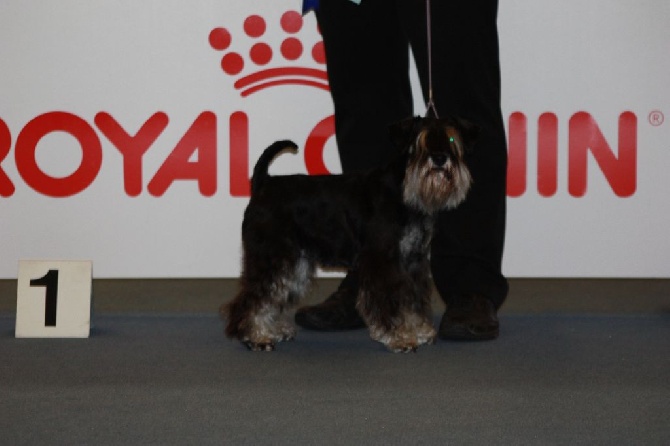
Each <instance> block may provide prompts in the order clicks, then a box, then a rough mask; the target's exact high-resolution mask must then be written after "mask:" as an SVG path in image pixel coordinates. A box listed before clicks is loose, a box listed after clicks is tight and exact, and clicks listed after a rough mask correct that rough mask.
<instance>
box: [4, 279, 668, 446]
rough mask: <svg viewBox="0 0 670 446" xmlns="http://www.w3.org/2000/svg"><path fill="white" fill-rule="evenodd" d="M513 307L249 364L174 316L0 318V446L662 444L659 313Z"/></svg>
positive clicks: (663, 367) (206, 323)
mask: <svg viewBox="0 0 670 446" xmlns="http://www.w3.org/2000/svg"><path fill="white" fill-rule="evenodd" d="M136 285H137V284H136ZM140 288H141V287H140ZM177 288H178V287H177ZM136 289H137V288H136ZM656 302H657V303H658V300H656ZM665 302H667V301H665ZM514 308H516V310H515V311H509V312H507V313H502V315H501V336H500V338H499V339H498V340H496V341H492V342H478V343H455V342H444V341H440V342H437V343H436V344H435V345H432V346H426V347H424V348H421V349H420V350H419V351H418V353H415V354H392V353H388V352H387V351H386V350H384V348H383V347H382V346H381V345H379V344H377V343H375V342H373V341H372V340H370V339H369V337H368V335H367V332H366V331H365V330H357V331H352V332H344V333H315V332H309V331H304V330H300V331H299V332H298V337H297V338H296V340H295V341H293V342H289V343H284V344H280V345H279V346H278V348H277V350H276V351H275V352H272V353H265V352H262V353H252V352H249V351H247V350H246V349H245V348H244V347H242V346H241V345H240V344H238V343H236V342H232V341H229V340H227V339H225V338H224V337H223V336H222V324H221V322H220V321H219V320H218V318H217V317H216V316H215V315H214V314H212V313H211V312H206V313H201V312H196V311H183V309H181V310H179V309H178V310H177V311H160V312H158V311H142V312H140V311H131V310H132V308H128V309H126V310H127V311H120V310H119V311H116V312H99V313H97V314H95V315H94V319H93V323H94V328H93V330H92V333H91V337H90V338H89V339H79V340H66V339H15V338H14V323H15V317H14V315H13V314H12V313H11V312H4V313H0V358H2V360H1V362H0V415H1V416H0V444H7V445H41V444H56V445H61V444H62V445H75V444H81V445H84V444H91V445H136V444H137V445H140V444H160V445H168V444H170V445H172V444H177V445H181V444H185V445H190V444H194V445H205V444H213V445H214V444H216V445H221V444H233V445H237V444H314V445H317V444H319V445H321V444H342V445H349V444H374V445H377V444H379V445H382V444H383V445H389V444H399V445H404V444H426V445H433V444H435V445H437V444H440V445H441V444H454V445H468V444H473V445H475V444H501V445H507V444H510V445H517V444H533V445H534V444H538V445H540V444H541V445H547V444H550V445H551V444H556V445H563V444H565V445H567V444H589V445H594V444H602V445H614V444H617V445H618V444H631V445H632V444H642V445H667V444H670V314H669V313H667V312H666V311H643V312H634V311H625V312H620V313H614V312H600V313H598V312H588V313H587V312H574V311H572V312H557V311H540V310H539V309H537V308H534V310H533V311H532V312H524V311H523V308H520V307H519V306H516V307H514ZM664 308H665V307H664ZM437 321H438V319H437V315H436V322H437Z"/></svg>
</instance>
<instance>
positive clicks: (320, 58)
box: [209, 11, 329, 97]
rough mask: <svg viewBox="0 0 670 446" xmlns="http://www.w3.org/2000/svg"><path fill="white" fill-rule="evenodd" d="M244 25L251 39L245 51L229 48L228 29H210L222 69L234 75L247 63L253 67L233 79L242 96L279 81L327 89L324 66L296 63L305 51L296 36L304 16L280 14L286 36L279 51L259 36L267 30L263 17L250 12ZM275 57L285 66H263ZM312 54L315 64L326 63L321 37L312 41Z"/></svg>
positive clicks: (211, 40)
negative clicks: (245, 52) (221, 55)
mask: <svg viewBox="0 0 670 446" xmlns="http://www.w3.org/2000/svg"><path fill="white" fill-rule="evenodd" d="M243 25H244V26H243V29H244V33H245V35H246V36H247V37H248V38H250V39H252V41H253V45H251V47H250V49H249V51H248V53H247V54H241V53H240V52H236V51H232V50H230V48H231V45H232V43H233V37H232V35H231V33H230V31H229V30H228V29H226V28H214V29H213V30H212V31H211V32H210V33H209V44H210V46H211V47H212V48H213V49H215V50H217V51H223V52H224V54H223V57H222V58H221V69H222V70H223V72H224V73H226V74H228V75H229V76H237V75H239V74H240V73H242V72H243V71H245V67H248V66H249V65H250V64H251V66H252V67H253V69H252V71H251V72H249V73H248V74H246V75H244V76H243V77H240V78H239V79H237V80H236V81H235V83H234V86H235V89H237V90H240V91H241V93H240V94H241V95H242V96H243V97H246V96H249V95H251V94H253V93H256V92H258V91H261V90H263V89H266V88H270V87H275V86H278V85H304V86H308V87H314V88H319V89H322V90H326V91H327V90H328V89H329V87H328V76H327V74H326V71H325V70H324V69H322V68H321V69H320V68H310V67H304V66H299V65H296V64H297V63H298V62H297V61H298V59H300V58H301V57H303V55H304V53H305V48H304V45H303V42H302V41H301V40H300V39H299V38H298V37H297V35H298V33H299V32H300V31H301V30H302V29H303V27H304V21H303V18H302V16H301V15H300V13H299V12H298V11H287V12H285V13H284V14H282V16H281V19H280V20H279V25H280V27H281V30H282V31H283V33H285V38H284V39H283V40H282V42H281V44H279V48H278V51H277V48H273V47H272V46H271V45H270V44H268V43H267V42H264V41H263V40H262V38H263V36H264V35H265V34H266V31H267V23H266V21H265V19H264V18H263V17H261V16H258V15H250V16H248V17H247V18H246V19H245V20H244V24H243ZM245 56H247V57H248V59H245ZM276 58H281V59H283V63H284V65H285V66H279V67H277V66H275V67H272V68H264V67H265V66H267V65H268V64H269V63H270V62H271V61H272V60H273V59H276ZM311 58H312V60H313V61H314V62H315V63H316V64H317V65H321V66H323V65H325V63H326V55H325V51H324V48H323V41H321V40H319V41H318V42H316V43H314V44H313V45H312V47H311ZM287 64H288V65H287ZM247 71H248V70H247Z"/></svg>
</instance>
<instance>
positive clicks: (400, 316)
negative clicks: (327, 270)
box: [357, 263, 436, 352]
mask: <svg viewBox="0 0 670 446" xmlns="http://www.w3.org/2000/svg"><path fill="white" fill-rule="evenodd" d="M377 265H378V266H377V267H376V268H371V269H367V268H364V269H363V270H361V284H360V291H359V296H358V302H357V308H358V311H359V312H360V313H361V316H362V317H363V319H364V320H365V322H366V323H367V325H368V327H369V330H370V337H371V338H372V339H374V340H375V341H378V342H381V343H382V344H384V346H386V348H388V349H389V350H391V351H392V352H411V351H416V349H417V348H419V346H421V345H425V344H432V343H433V342H434V340H435V336H436V332H435V329H434V328H433V324H432V321H431V318H430V306H429V298H428V299H427V298H426V297H425V296H419V295H417V288H416V287H415V286H414V284H413V282H412V280H411V279H410V276H409V275H408V274H407V273H406V272H405V271H402V270H401V269H399V268H393V267H390V268H389V267H384V265H383V263H377ZM426 302H428V303H426Z"/></svg>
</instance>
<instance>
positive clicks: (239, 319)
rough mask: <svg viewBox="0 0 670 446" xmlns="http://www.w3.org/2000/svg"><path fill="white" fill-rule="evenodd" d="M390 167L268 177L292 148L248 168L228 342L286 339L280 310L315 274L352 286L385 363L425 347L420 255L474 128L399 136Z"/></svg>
mask: <svg viewBox="0 0 670 446" xmlns="http://www.w3.org/2000/svg"><path fill="white" fill-rule="evenodd" d="M393 129H394V132H395V133H396V135H395V136H396V140H397V141H398V143H399V145H400V148H399V150H398V155H397V156H396V157H395V158H394V159H393V161H392V162H391V163H389V164H388V165H386V166H384V167H380V168H378V169H374V170H371V171H368V172H366V173H362V174H350V175H324V176H306V175H286V176H270V175H268V173H267V170H268V166H269V164H270V162H271V161H272V159H273V158H274V157H275V156H277V155H278V154H279V153H280V152H282V151H283V150H296V149H297V146H296V145H295V144H294V143H292V142H290V141H277V142H276V143H274V144H272V145H271V146H270V147H268V148H267V149H266V151H265V152H264V153H263V155H262V156H261V157H260V159H259V161H258V162H257V164H256V166H255V168H254V174H253V178H252V195H251V199H250V201H249V205H248V207H247V209H246V211H245V214H244V221H243V224H242V242H243V249H244V257H243V270H242V277H241V281H240V292H239V293H238V295H237V296H236V297H235V299H234V300H233V301H231V302H230V303H229V304H227V305H224V306H223V307H222V315H223V316H224V317H225V318H226V319H227V325H226V330H225V331H226V335H227V336H229V337H231V338H237V339H239V340H240V341H242V342H243V343H245V344H246V345H247V346H248V347H249V348H250V349H252V350H272V349H273V348H274V346H275V344H276V343H277V342H280V341H283V340H288V339H292V338H293V337H294V335H295V328H294V327H293V324H292V321H290V319H289V318H288V316H287V314H286V310H287V309H288V308H290V307H291V306H292V305H294V304H295V303H297V301H298V300H299V299H300V298H301V297H302V296H303V295H304V294H305V292H306V290H307V288H308V285H309V283H310V280H311V278H312V276H313V273H314V271H315V268H316V267H317V266H325V267H338V268H347V269H349V270H352V271H356V273H357V274H358V275H359V288H360V291H359V298H358V302H357V309H358V311H359V312H360V313H361V316H362V317H363V319H364V320H365V321H366V323H367V325H368V327H369V329H370V334H371V337H372V338H373V339H375V340H377V341H379V342H382V343H383V344H384V345H386V346H387V347H388V348H389V349H391V350H393V351H410V350H414V349H416V348H417V347H418V346H419V345H421V344H426V343H430V342H432V341H433V338H434V336H435V331H434V329H433V327H432V323H431V310H430V276H429V265H428V250H429V245H430V240H431V236H432V229H433V219H434V216H435V214H436V213H437V212H439V211H440V210H442V209H447V208H453V207H455V206H457V205H458V204H459V203H460V202H462V201H463V199H464V198H465V195H466V193H467V190H468V189H469V186H470V183H471V179H470V174H469V171H468V169H467V167H466V166H465V163H464V162H463V155H464V151H465V148H466V147H468V146H469V145H470V144H471V142H472V139H473V137H474V135H475V133H476V130H474V127H473V126H472V125H470V124H468V123H466V122H464V121H462V120H458V119H455V118H446V119H441V120H438V119H434V118H414V119H411V120H407V121H404V122H403V123H400V124H398V125H396V126H395V127H394V128H393Z"/></svg>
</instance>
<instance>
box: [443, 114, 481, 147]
mask: <svg viewBox="0 0 670 446" xmlns="http://www.w3.org/2000/svg"><path fill="white" fill-rule="evenodd" d="M446 120H447V122H446V123H447V125H453V126H454V127H456V129H458V133H460V135H461V138H462V140H463V145H464V146H465V147H466V149H472V147H473V146H474V145H475V143H476V142H477V140H478V139H479V134H480V132H481V127H480V126H478V125H477V124H475V123H474V122H472V121H468V120H467V119H464V118H458V117H455V116H450V117H448V118H446Z"/></svg>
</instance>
